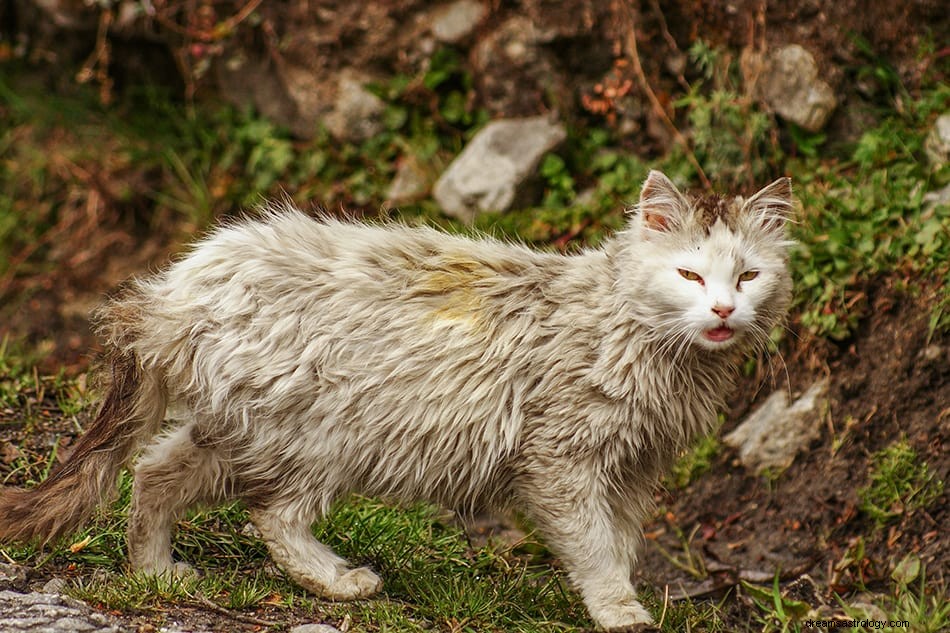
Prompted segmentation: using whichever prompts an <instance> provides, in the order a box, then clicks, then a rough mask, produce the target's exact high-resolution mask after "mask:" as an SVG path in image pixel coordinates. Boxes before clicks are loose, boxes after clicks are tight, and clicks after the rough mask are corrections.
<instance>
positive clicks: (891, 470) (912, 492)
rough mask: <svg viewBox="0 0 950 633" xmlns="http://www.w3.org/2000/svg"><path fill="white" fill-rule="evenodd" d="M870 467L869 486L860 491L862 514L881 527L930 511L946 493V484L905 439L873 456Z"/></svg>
mask: <svg viewBox="0 0 950 633" xmlns="http://www.w3.org/2000/svg"><path fill="white" fill-rule="evenodd" d="M869 464H870V472H869V475H868V480H869V481H868V485H867V486H865V487H863V488H861V489H860V490H858V498H859V499H860V500H861V504H860V508H861V511H862V512H864V513H865V514H866V515H867V516H868V517H870V518H871V519H873V520H874V522H875V524H876V525H877V526H878V527H882V526H884V525H886V524H887V523H889V522H891V521H893V520H895V519H898V518H900V517H903V516H905V515H909V514H911V513H913V512H914V511H915V510H917V509H919V508H927V507H928V506H930V505H932V504H933V503H934V502H935V501H936V500H937V499H938V498H939V497H940V495H941V494H943V482H942V481H940V480H939V479H937V477H936V474H935V473H934V472H932V471H931V470H930V467H929V466H928V465H927V463H926V462H923V461H921V460H920V458H919V457H918V456H917V451H915V450H914V449H913V447H911V446H910V444H908V443H907V440H906V439H902V440H900V441H898V442H895V443H894V444H891V445H890V446H888V447H886V448H884V449H881V450H880V451H878V452H876V453H874V454H873V455H871V458H870V460H869Z"/></svg>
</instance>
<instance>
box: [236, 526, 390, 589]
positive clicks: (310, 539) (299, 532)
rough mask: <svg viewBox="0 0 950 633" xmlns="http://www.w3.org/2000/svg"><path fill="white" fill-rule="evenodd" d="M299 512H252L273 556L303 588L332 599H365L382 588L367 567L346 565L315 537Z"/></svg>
mask: <svg viewBox="0 0 950 633" xmlns="http://www.w3.org/2000/svg"><path fill="white" fill-rule="evenodd" d="M301 515H302V513H300V512H299V511H297V509H286V510H283V511H279V510H276V509H273V508H268V509H256V510H252V511H251V521H252V522H253V523H254V525H255V526H256V527H257V529H258V530H259V531H260V533H261V536H262V538H263V539H264V542H265V543H266V544H267V549H268V550H269V551H270V554H271V556H272V557H273V558H274V560H275V561H276V562H277V564H278V565H280V567H281V568H282V569H283V570H284V571H285V572H287V574H288V575H289V576H290V577H291V578H292V579H293V580H294V582H296V583H297V584H298V585H300V586H301V587H303V588H304V589H306V590H308V591H310V592H312V593H314V594H317V595H319V596H323V597H325V598H330V599H331V600H356V599H358V598H366V597H368V596H371V595H373V594H374V593H376V592H378V591H379V590H380V589H381V588H382V584H383V582H382V580H380V578H379V576H377V575H376V574H374V573H373V572H372V571H371V570H370V569H368V568H366V567H357V568H355V569H351V568H350V567H349V565H348V564H347V562H346V561H345V560H344V559H342V558H340V557H339V556H337V554H336V553H334V551H333V550H332V549H330V548H329V547H327V546H326V545H324V544H323V543H321V542H320V541H318V540H317V539H316V537H314V535H313V533H312V532H311V531H310V524H311V521H310V520H308V519H304V518H302V516H301Z"/></svg>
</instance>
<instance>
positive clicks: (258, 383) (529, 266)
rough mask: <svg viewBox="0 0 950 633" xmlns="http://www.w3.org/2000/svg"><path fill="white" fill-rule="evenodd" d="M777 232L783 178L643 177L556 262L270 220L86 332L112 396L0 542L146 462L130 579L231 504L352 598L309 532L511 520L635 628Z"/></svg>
mask: <svg viewBox="0 0 950 633" xmlns="http://www.w3.org/2000/svg"><path fill="white" fill-rule="evenodd" d="M790 211H791V189H790V186H789V183H788V180H787V179H783V180H780V181H777V182H775V183H773V184H772V185H770V186H769V187H767V188H765V189H764V190H763V191H761V192H760V193H759V194H757V195H756V196H754V197H753V198H752V199H750V200H748V201H746V200H743V199H741V198H716V199H709V198H690V197H687V196H684V195H683V194H681V193H680V192H679V191H677V190H676V188H675V187H674V186H673V185H672V183H670V181H669V180H668V179H667V178H666V177H665V176H663V175H662V174H660V173H658V172H651V174H650V176H649V178H648V179H647V181H646V183H644V188H643V194H642V195H641V201H640V205H639V208H638V209H637V210H635V212H634V213H633V214H632V216H631V218H630V222H629V226H628V227H627V229H626V230H625V231H623V232H621V233H619V234H617V235H615V236H614V237H613V238H611V239H609V240H607V241H606V242H605V243H604V245H603V246H602V247H601V248H599V249H596V250H587V251H584V252H581V253H578V254H574V255H567V256H564V255H557V254H549V253H541V252H537V251H533V250H530V249H528V248H526V247H524V246H519V245H514V244H509V243H504V242H500V241H496V240H491V239H480V240H471V239H466V238H462V237H455V236H450V235H446V234H444V233H440V232H437V231H435V230H432V229H427V228H407V227H404V226H400V225H385V226H370V225H362V224H354V223H344V222H339V221H336V220H332V219H328V218H323V219H318V220H315V219H312V218H309V217H307V216H306V215H304V214H302V213H301V212H299V211H297V210H295V209H292V208H289V207H286V206H278V207H274V208H272V209H270V210H268V211H266V212H264V213H263V214H262V216H261V217H260V218H259V219H256V220H246V221H240V222H236V223H233V224H230V225H226V226H222V227H220V228H218V229H217V230H216V231H214V232H213V233H212V234H211V235H210V236H208V237H207V238H205V239H203V240H201V241H200V242H198V243H197V244H196V245H195V246H194V247H193V248H192V249H191V251H190V252H189V253H188V254H187V255H186V256H184V257H183V258H182V259H180V260H179V261H177V262H175V263H174V264H172V265H170V266H169V267H168V268H167V269H165V270H164V271H163V272H161V273H159V274H157V275H154V276H152V277H149V278H146V279H141V280H137V281H134V282H132V283H131V284H130V285H128V286H127V287H126V288H125V289H124V290H123V291H122V292H121V293H120V294H119V295H118V296H117V297H116V298H115V299H113V300H112V301H111V302H109V303H108V304H106V305H105V306H104V307H103V308H102V309H101V310H100V312H99V314H98V319H99V324H100V332H101V333H102V335H103V337H104V338H105V342H106V345H107V347H108V349H109V350H111V352H110V353H111V354H112V356H113V358H115V359H116V361H115V363H114V365H115V368H116V369H115V374H116V380H115V385H114V387H113V389H112V391H111V392H110V394H109V395H108V396H107V399H106V401H105V404H104V406H103V408H102V411H101V412H100V413H99V416H98V417H97V419H96V421H95V423H94V424H93V426H92V428H91V430H90V431H89V433H88V434H87V435H86V436H84V437H83V439H82V440H80V444H79V448H77V450H76V451H75V452H74V453H73V455H72V457H71V458H70V460H69V461H67V463H66V464H65V465H64V466H62V467H61V468H60V470H58V471H56V472H54V474H53V475H52V476H51V477H50V478H49V479H48V480H47V481H46V482H44V483H42V484H40V485H39V486H37V487H36V488H34V489H33V490H30V491H13V490H8V489H5V490H3V492H2V493H0V517H2V518H0V537H2V538H20V539H23V538H37V537H38V538H42V539H46V538H50V537H53V536H57V535H61V534H63V533H64V532H66V531H68V530H69V529H72V528H74V527H76V525H78V524H79V523H80V522H81V521H82V520H83V519H84V518H85V517H86V516H87V515H88V513H89V511H90V510H91V509H92V508H93V507H95V505H96V504H97V503H99V502H100V501H101V500H102V499H103V498H104V497H106V496H107V492H108V490H109V489H111V488H112V487H114V480H115V476H116V473H117V470H118V468H119V467H120V466H121V465H122V464H123V463H125V462H126V461H127V460H128V459H129V458H130V456H131V455H132V453H133V451H134V450H135V449H136V447H139V446H141V445H144V450H143V452H142V454H141V456H140V457H139V459H138V460H137V463H136V466H135V488H134V497H133V507H132V510H131V514H130V519H129V556H130V559H131V561H132V565H133V567H134V568H135V569H138V570H143V571H147V572H153V573H166V572H182V571H183V569H184V568H183V567H182V566H181V565H180V564H179V565H176V564H175V563H173V561H172V557H171V545H170V532H171V530H172V528H173V526H174V521H175V520H176V518H177V517H178V516H180V514H181V513H182V512H183V511H184V510H186V509H187V508H188V507H190V506H192V505H194V504H198V503H213V502H219V501H223V500H226V499H232V498H238V499H242V500H244V501H245V502H246V503H247V504H248V506H249V507H250V509H251V516H252V520H253V521H254V523H255V524H256V525H257V527H258V528H259V529H260V531H261V533H262V535H263V538H264V540H265V541H266V542H267V544H268V547H269V549H270V551H271V554H272V555H273V556H274V558H275V560H276V561H277V562H278V563H279V564H280V565H281V566H282V567H284V569H285V570H286V571H287V572H288V573H289V574H290V575H291V576H292V577H293V578H294V579H295V580H296V581H297V582H298V583H300V584H301V585H302V586H304V587H306V588H308V589H310V590H312V591H314V592H317V593H319V594H322V595H325V596H328V597H331V598H337V599H346V598H356V597H362V596H366V595H370V594H371V593H373V592H375V591H377V590H378V589H379V588H380V584H381V581H380V580H379V578H378V577H377V576H376V575H375V574H374V573H373V572H371V571H370V570H368V569H366V568H358V569H350V568H349V567H348V566H347V564H346V562H345V561H344V560H343V559H341V558H339V557H338V556H336V554H334V553H333V552H332V551H331V550H330V549H329V548H327V547H326V546H324V545H322V544H321V543H319V542H318V541H317V540H316V539H314V537H313V535H312V533H311V532H310V525H311V523H312V522H313V521H314V520H315V519H316V518H317V517H319V516H320V515H322V514H323V513H325V512H326V511H327V510H328V508H329V507H330V505H331V503H332V502H333V501H334V500H335V499H338V498H340V497H342V496H345V495H347V494H350V493H353V492H360V493H363V494H368V495H379V496H383V497H389V498H394V499H406V500H416V499H426V500H430V501H434V502H437V503H441V504H444V505H446V506H449V507H452V508H456V509H458V510H460V511H463V512H466V511H474V510H477V509H479V508H484V507H495V508H499V507H500V508H504V507H506V506H510V505H511V504H517V507H518V508H519V509H521V510H522V511H524V512H525V513H526V514H527V515H528V516H529V517H531V519H532V520H533V521H534V522H535V524H536V525H537V527H538V529H539V530H540V532H541V533H542V534H543V535H544V537H545V539H546V541H547V543H548V544H549V545H550V547H551V548H552V549H553V550H554V551H555V552H556V553H557V554H558V556H559V557H560V559H561V560H562V561H563V564H564V567H565V568H566V570H567V571H568V573H569V575H570V578H571V580H572V581H573V583H574V585H575V586H576V588H577V589H578V591H579V592H580V593H581V595H582V596H583V598H584V601H585V603H586V605H587V607H588V609H589V611H590V614H591V616H592V618H593V619H594V620H595V622H596V623H597V624H598V625H599V626H601V627H604V628H615V627H632V626H635V625H637V624H643V623H648V622H649V621H650V616H649V614H648V613H647V612H646V610H645V609H643V607H642V606H641V605H640V604H639V603H638V602H637V600H636V594H635V592H634V587H633V585H632V583H631V572H632V570H633V566H634V564H635V561H636V555H637V554H636V552H637V547H638V544H639V541H640V539H641V527H640V526H641V522H642V521H643V519H644V518H645V517H646V516H647V514H648V513H649V512H650V509H651V502H652V498H653V492H654V489H655V486H656V485H657V481H658V479H659V477H660V476H661V474H662V473H663V471H664V469H666V468H667V467H668V466H669V465H670V463H671V462H672V461H673V459H674V458H675V457H676V455H677V454H678V453H679V452H681V451H682V450H683V449H684V448H686V447H687V446H688V444H689V442H690V441H691V439H692V438H694V437H696V436H697V435H699V434H703V433H706V432H708V431H709V430H710V428H711V427H712V425H713V423H714V421H715V419H716V412H717V410H718V409H719V408H720V407H721V406H722V403H723V399H724V396H725V395H726V393H727V392H728V389H729V388H730V383H731V379H732V376H733V373H734V367H735V365H736V362H737V360H738V359H740V358H741V356H742V353H743V352H744V351H746V350H747V349H748V348H749V347H750V346H754V345H761V344H763V343H764V341H765V340H766V338H767V335H768V332H769V331H770V329H771V328H772V327H773V326H775V325H776V324H777V323H779V322H780V320H781V319H782V318H783V316H784V314H785V312H786V310H787V307H788V303H789V298H790V281H789V276H788V273H787V270H786V264H787V262H786V250H787V246H788V242H787V241H786V239H785V236H784V224H785V220H786V218H787V217H788V216H789V214H790ZM740 277H741V278H740ZM724 326H727V327H728V329H726V328H725V327H724ZM166 403H167V404H168V407H167V411H166ZM166 417H167V418H168V419H167V421H166V422H165V423H164V424H162V420H163V418H166ZM159 429H163V430H162V431H161V432H159ZM156 434H157V435H156ZM28 509H29V511H28Z"/></svg>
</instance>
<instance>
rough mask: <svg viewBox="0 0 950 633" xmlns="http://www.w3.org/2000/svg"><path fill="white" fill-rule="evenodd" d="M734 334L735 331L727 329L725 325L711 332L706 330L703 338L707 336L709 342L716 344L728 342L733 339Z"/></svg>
mask: <svg viewBox="0 0 950 633" xmlns="http://www.w3.org/2000/svg"><path fill="white" fill-rule="evenodd" d="M733 334H735V330H733V329H732V328H730V327H726V326H725V325H720V326H719V327H717V328H713V329H711V330H706V331H705V332H703V336H705V337H706V339H707V340H709V341H712V342H714V343H722V342H723V341H728V340H729V339H731V338H732V336H733Z"/></svg>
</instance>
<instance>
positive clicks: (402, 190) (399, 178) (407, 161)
mask: <svg viewBox="0 0 950 633" xmlns="http://www.w3.org/2000/svg"><path fill="white" fill-rule="evenodd" d="M431 186H432V177H431V176H430V174H429V172H428V170H427V169H426V168H425V165H423V164H422V162H420V161H419V159H418V158H416V157H415V156H412V155H408V156H404V157H403V158H402V159H401V160H400V161H399V165H398V167H397V168H396V176H395V177H394V178H393V181H392V182H391V183H389V189H388V190H387V191H386V203H387V204H388V205H400V204H406V203H408V202H415V201H416V200H421V199H422V198H425V197H426V194H428V193H429V188H430V187H431Z"/></svg>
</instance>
